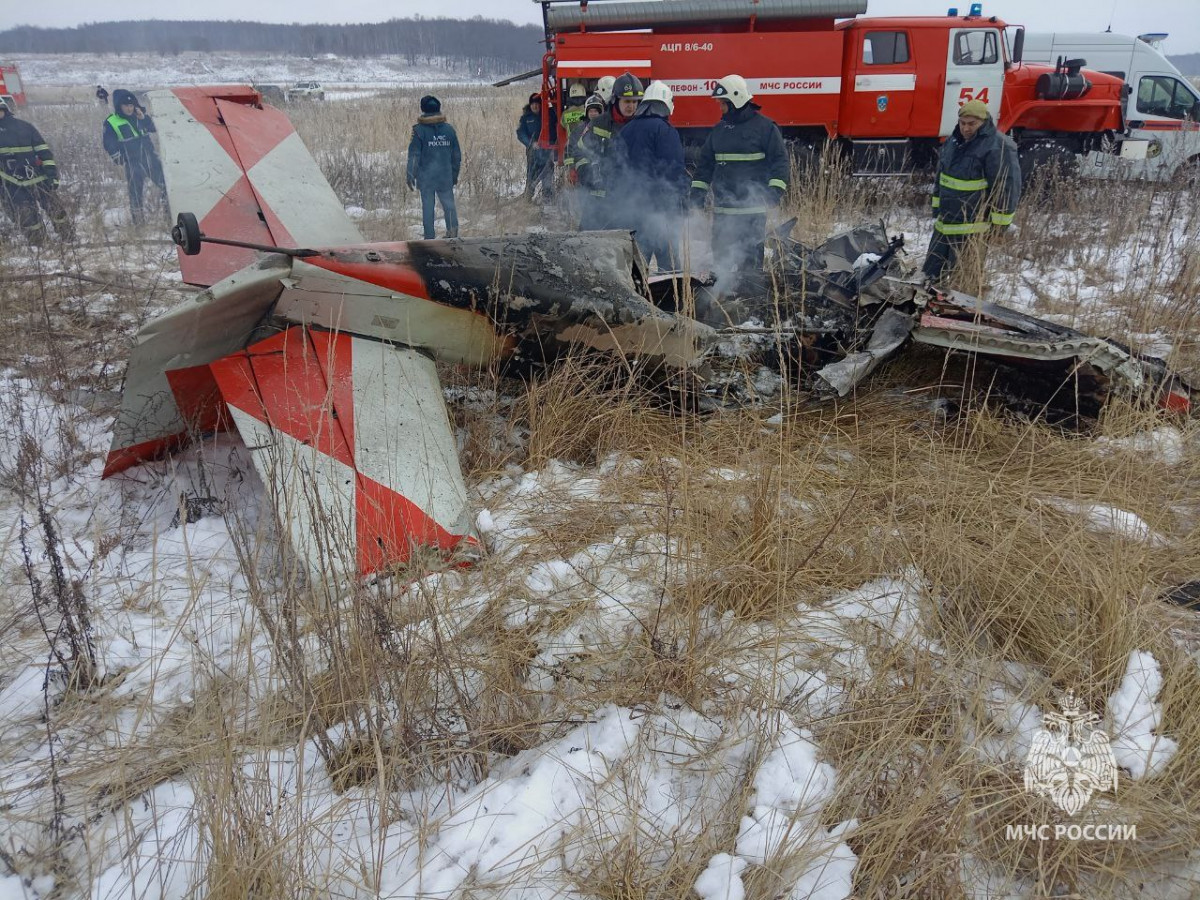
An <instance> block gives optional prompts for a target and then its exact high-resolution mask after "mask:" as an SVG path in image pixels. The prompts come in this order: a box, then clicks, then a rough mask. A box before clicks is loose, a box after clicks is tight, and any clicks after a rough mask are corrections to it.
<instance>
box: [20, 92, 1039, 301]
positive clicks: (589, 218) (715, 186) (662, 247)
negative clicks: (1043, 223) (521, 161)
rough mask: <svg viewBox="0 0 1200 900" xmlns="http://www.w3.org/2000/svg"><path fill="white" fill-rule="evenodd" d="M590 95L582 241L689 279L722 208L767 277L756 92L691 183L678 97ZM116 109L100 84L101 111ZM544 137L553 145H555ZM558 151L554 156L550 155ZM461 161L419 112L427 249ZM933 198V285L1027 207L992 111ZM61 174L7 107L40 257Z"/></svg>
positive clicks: (124, 143) (451, 133) (146, 166)
mask: <svg viewBox="0 0 1200 900" xmlns="http://www.w3.org/2000/svg"><path fill="white" fill-rule="evenodd" d="M585 93H586V91H585V89H584V88H583V86H582V85H581V84H579V83H576V84H573V85H572V86H571V88H570V90H569V92H568V96H567V103H566V106H565V108H564V110H563V112H562V117H561V118H562V124H563V126H564V128H565V129H566V130H567V142H566V147H565V148H564V153H563V165H564V168H565V170H566V172H567V176H568V177H567V181H568V183H569V184H571V185H572V187H573V190H572V192H571V194H572V200H573V208H574V211H575V213H576V215H577V218H578V227H579V228H580V230H582V231H592V230H602V229H622V230H629V231H632V232H634V237H635V240H636V241H637V244H638V247H639V248H640V250H641V252H642V255H643V256H644V257H645V258H646V260H647V262H651V261H655V262H657V264H658V266H659V268H660V269H672V270H673V269H678V268H680V267H682V266H683V265H684V264H685V263H686V262H687V261H686V260H684V259H683V258H682V253H683V248H681V246H680V243H679V237H680V235H681V234H682V233H683V231H684V228H683V222H684V219H685V216H686V213H687V210H688V208H692V209H701V208H704V207H705V206H706V205H707V203H708V198H709V196H710V195H711V198H712V230H711V235H712V240H711V246H712V253H713V263H714V269H715V270H716V271H718V272H736V271H743V270H746V269H747V268H753V267H761V264H762V253H763V243H764V240H765V237H766V225H767V215H768V212H769V210H770V209H771V208H772V207H777V206H779V204H780V203H781V202H782V200H783V198H784V196H785V194H786V192H787V190H788V186H789V174H790V165H789V158H788V153H787V149H786V147H785V145H784V140H783V136H782V133H781V132H780V130H779V127H778V126H777V125H776V124H775V123H774V122H773V121H771V119H769V118H767V117H766V116H764V115H763V114H762V112H761V111H760V109H761V107H760V106H759V105H758V104H757V103H755V102H754V95H753V94H752V93H751V91H750V87H749V85H748V83H747V82H746V79H745V78H743V77H741V76H740V75H726V76H725V77H724V78H721V79H719V80H718V81H716V82H715V83H714V88H713V91H712V97H713V99H714V100H715V101H716V102H717V103H718V104H719V105H720V109H721V116H720V119H719V121H718V122H717V124H716V125H714V126H713V127H712V128H711V129H710V130H709V132H708V136H707V138H706V139H705V141H704V144H703V146H702V147H701V148H700V150H699V153H698V155H697V156H696V159H695V164H694V168H693V171H692V173H691V174H690V175H689V174H688V169H687V165H686V161H685V155H684V147H683V141H682V139H681V138H680V135H679V132H678V131H677V130H676V128H675V127H674V126H673V125H672V124H671V115H672V113H673V112H674V106H675V104H674V98H673V96H672V93H671V90H670V88H669V87H668V86H667V85H666V84H664V83H663V82H661V81H651V82H650V84H649V85H646V86H643V85H642V82H641V81H640V80H639V79H638V78H637V77H636V76H635V75H633V74H632V73H630V72H625V73H624V74H622V75H620V76H616V77H614V76H605V77H604V78H601V79H599V81H598V82H597V84H596V90H595V93H593V94H591V95H589V96H584V94H585ZM102 95H103V98H105V99H106V98H107V97H108V93H107V92H106V91H105V90H104V88H103V87H101V86H100V85H97V87H96V96H97V98H101V97H102ZM112 100H113V113H112V114H111V115H109V116H108V117H107V118H106V119H105V121H104V125H103V144H104V150H105V152H107V153H108V155H109V156H110V157H111V159H112V160H113V162H114V163H115V164H117V165H120V166H121V167H122V168H123V170H124V173H125V180H126V184H127V187H128V190H129V205H130V211H131V214H132V217H133V221H134V222H135V223H140V222H142V221H144V218H145V212H144V201H145V184H146V182H147V181H150V182H152V183H153V184H155V185H156V186H157V187H158V188H159V192H160V199H165V192H166V185H165V181H164V178H163V169H162V163H161V162H160V161H159V158H158V153H157V152H156V150H155V148H154V143H153V141H152V139H151V137H150V135H151V134H153V133H154V130H155V128H154V122H153V120H152V119H151V118H150V116H149V115H147V114H146V111H145V109H144V108H143V107H142V106H141V104H139V103H138V101H137V98H136V96H134V94H133V93H132V92H131V91H128V90H123V89H118V90H115V91H113V94H112ZM541 101H542V98H541V95H540V94H532V95H531V96H530V97H529V102H528V103H527V104H526V105H525V108H524V110H522V114H521V118H520V121H519V123H518V125H517V138H518V139H519V140H520V141H521V143H522V144H523V145H524V146H525V148H526V184H525V196H526V198H529V199H532V198H533V197H534V196H535V195H536V194H538V193H540V194H541V196H542V197H543V198H549V197H552V196H554V192H555V173H554V151H553V150H552V149H550V147H553V146H554V144H555V143H556V141H557V132H558V117H557V115H556V114H555V111H554V110H552V109H551V110H549V111H548V120H547V118H545V117H544V116H543V110H542V108H541V106H542V102H541ZM543 131H545V133H546V135H547V136H548V137H547V138H546V139H545V140H543ZM544 144H549V145H550V147H547V146H544ZM461 168H462V149H461V147H460V145H459V142H458V135H457V134H456V132H455V130H454V127H453V126H452V125H451V124H450V123H449V122H447V121H446V116H445V115H444V114H443V112H442V104H441V102H440V101H439V100H438V98H437V97H435V96H432V95H426V96H424V97H422V98H421V101H420V116H419V117H418V119H417V123H416V124H415V125H414V126H413V129H412V137H411V140H410V141H409V146H408V163H407V169H406V181H407V184H408V187H409V188H410V189H417V190H419V191H420V194H421V207H422V225H423V232H424V236H425V238H426V239H432V238H433V237H435V234H436V232H435V227H434V226H435V213H436V204H437V203H440V204H441V206H442V212H443V218H444V220H445V224H446V231H445V236H446V237H451V238H453V237H457V236H458V229H459V224H458V209H457V204H456V203H455V199H454V188H455V186H456V185H457V184H458V178H459V173H460V170H461ZM935 177H936V181H935V184H934V190H933V198H932V199H933V210H934V216H935V221H934V231H933V237H932V239H931V240H930V244H929V250H928V252H927V254H926V258H925V264H924V269H923V271H924V275H925V277H926V278H927V279H928V280H929V281H930V282H942V281H944V280H945V279H946V278H947V277H948V276H949V274H950V273H952V272H953V271H954V269H955V267H956V266H957V265H959V264H960V262H961V261H962V260H963V259H964V257H965V256H967V255H968V254H970V255H971V257H972V259H973V260H975V261H976V262H979V263H981V260H980V259H979V256H978V254H979V253H982V252H984V250H985V249H986V245H985V244H984V243H983V242H982V241H980V240H978V238H979V236H981V235H984V234H987V233H989V232H991V231H993V230H995V229H1000V230H1003V229H1006V228H1007V227H1008V226H1009V225H1011V224H1012V221H1013V215H1014V213H1015V212H1016V208H1017V204H1018V202H1019V201H1020V197H1021V189H1022V185H1021V169H1020V165H1019V164H1018V161H1017V150H1016V145H1015V144H1014V143H1013V141H1012V140H1011V139H1010V138H1009V137H1008V136H1006V135H1004V134H1002V133H1001V132H1000V131H999V130H998V129H997V128H996V125H995V122H994V121H993V120H992V118H991V116H990V115H989V113H988V109H987V106H986V105H985V104H984V103H982V102H980V101H978V100H971V101H968V102H967V103H964V104H963V105H962V107H961V108H960V109H959V114H958V125H957V127H956V128H955V129H954V132H953V134H951V136H950V137H949V138H948V139H947V140H946V142H945V143H944V144H943V146H942V150H941V155H940V158H939V161H938V167H937V173H936V176H935ZM59 183H60V179H59V173H58V164H57V162H56V160H55V158H54V154H53V153H52V152H51V150H50V146H49V144H48V143H47V142H46V141H45V140H44V139H43V138H42V135H41V134H40V133H39V132H38V130H37V128H35V127H34V126H33V125H32V124H31V123H29V122H26V121H24V120H21V119H18V118H17V117H16V116H15V115H13V113H12V112H11V111H10V110H9V109H8V108H7V107H6V106H5V105H4V104H0V188H2V199H3V205H4V208H5V210H6V212H7V213H8V215H9V217H10V218H11V219H12V220H13V221H14V222H15V223H16V224H17V226H18V227H19V228H20V229H21V231H22V232H23V233H24V235H25V237H26V239H27V240H28V241H29V242H30V243H31V244H41V243H42V242H43V241H44V240H45V224H44V223H43V220H42V219H43V214H45V216H46V218H48V219H49V221H50V223H51V224H52V225H53V226H54V229H55V231H56V232H57V234H58V235H59V237H61V238H62V239H64V240H71V239H73V237H74V224H73V222H72V219H71V216H70V214H69V213H68V211H67V209H66V207H65V205H64V204H63V202H62V200H61V198H60V196H59V194H58V187H59Z"/></svg>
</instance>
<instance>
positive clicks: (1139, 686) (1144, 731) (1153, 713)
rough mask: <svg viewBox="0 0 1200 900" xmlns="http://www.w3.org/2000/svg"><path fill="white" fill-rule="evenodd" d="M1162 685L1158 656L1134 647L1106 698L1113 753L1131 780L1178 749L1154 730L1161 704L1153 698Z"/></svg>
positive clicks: (1159, 766)
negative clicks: (1113, 689)
mask: <svg viewBox="0 0 1200 900" xmlns="http://www.w3.org/2000/svg"><path fill="white" fill-rule="evenodd" d="M1162 685H1163V678H1162V670H1161V669H1160V668H1159V665H1158V660H1156V659H1155V658H1154V656H1153V654H1150V653H1147V652H1146V651H1144V650H1135V651H1134V652H1132V653H1130V654H1129V662H1128V663H1127V664H1126V666H1125V676H1124V678H1122V679H1121V684H1120V686H1119V687H1118V688H1117V690H1116V692H1115V693H1114V694H1113V695H1112V696H1111V697H1109V699H1108V714H1109V717H1110V719H1111V720H1112V749H1113V754H1114V755H1115V756H1116V758H1117V765H1118V766H1121V767H1122V768H1124V769H1128V770H1129V773H1130V777H1131V778H1133V779H1134V780H1135V781H1137V780H1139V779H1141V778H1144V777H1145V776H1147V775H1154V774H1156V773H1157V772H1160V771H1162V769H1163V767H1164V766H1166V764H1167V763H1168V762H1169V761H1170V760H1171V757H1172V756H1174V755H1175V751H1176V750H1178V749H1179V745H1178V744H1177V743H1176V742H1175V741H1174V740H1172V739H1171V738H1169V737H1167V736H1166V735H1162V734H1156V733H1155V732H1156V731H1158V729H1159V727H1160V726H1161V725H1162V704H1161V703H1158V702H1156V700H1157V698H1158V694H1159V692H1160V691H1161V690H1162Z"/></svg>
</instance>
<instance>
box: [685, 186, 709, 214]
mask: <svg viewBox="0 0 1200 900" xmlns="http://www.w3.org/2000/svg"><path fill="white" fill-rule="evenodd" d="M707 199H708V191H707V190H705V189H704V188H698V187H694V188H692V189H691V192H690V193H689V194H688V206H690V207H691V208H692V209H704V202H705V201H706V200H707Z"/></svg>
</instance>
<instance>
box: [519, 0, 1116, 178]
mask: <svg viewBox="0 0 1200 900" xmlns="http://www.w3.org/2000/svg"><path fill="white" fill-rule="evenodd" d="M713 6H714V5H713V4H712V3H708V2H703V0H659V2H656V3H645V2H615V3H593V4H590V5H588V4H576V3H572V4H569V5H567V4H556V3H555V0H543V10H544V11H545V19H546V40H547V47H548V51H547V53H546V56H545V58H544V60H543V92H544V93H545V95H546V100H545V102H546V103H547V104H550V105H553V106H555V107H558V106H559V98H563V97H566V96H568V90H569V88H570V86H571V84H573V83H575V82H582V83H583V84H584V85H585V87H586V88H587V90H588V92H589V93H590V92H591V90H592V89H594V87H595V84H596V81H597V79H598V78H599V77H600V76H602V75H618V74H620V73H621V72H624V71H628V72H632V73H633V74H634V75H637V76H638V77H639V78H641V79H642V80H643V82H648V81H650V80H651V79H658V80H660V81H663V82H665V83H666V84H667V85H668V86H669V87H670V88H671V91H672V92H673V93H674V96H675V111H674V113H673V114H672V116H671V122H672V124H674V125H675V127H676V128H678V129H679V130H680V133H681V135H682V136H683V139H684V142H685V144H688V145H692V146H698V145H699V144H700V143H702V142H703V140H704V137H705V136H706V135H707V133H708V130H709V129H710V128H711V127H712V126H713V125H714V124H715V123H716V121H717V119H718V117H719V108H718V106H717V104H716V103H715V102H714V101H713V100H712V99H711V96H710V95H711V92H712V88H713V86H714V83H715V81H716V79H718V78H720V77H722V76H724V75H726V74H729V73H731V72H736V73H737V74H740V75H742V76H743V77H745V78H746V80H747V82H748V83H749V86H750V89H751V91H752V92H753V93H754V99H755V102H756V103H758V104H759V105H760V106H761V107H762V111H763V114H764V115H766V116H768V117H770V118H771V119H773V120H774V121H775V122H776V123H777V124H778V125H779V127H780V129H781V130H782V132H783V135H784V137H785V139H787V140H788V141H789V143H790V145H791V147H792V149H793V152H794V154H795V155H796V156H797V157H798V158H800V159H802V160H803V159H804V158H806V157H809V156H811V155H812V154H815V153H817V152H819V151H821V150H822V149H823V148H824V146H825V145H826V144H828V143H835V144H836V145H837V146H838V147H839V148H840V149H842V150H844V151H846V152H847V153H848V154H849V156H850V159H851V161H852V165H853V171H854V172H855V174H862V175H871V174H890V173H896V172H903V171H910V170H913V169H921V168H926V167H928V166H930V165H932V164H933V163H934V162H935V161H936V158H937V153H938V148H939V147H940V144H941V142H942V141H943V140H944V139H945V138H946V137H947V136H948V135H949V134H950V133H951V132H952V131H953V129H954V127H955V124H956V122H957V119H958V108H959V107H960V106H961V105H962V104H963V103H965V102H966V101H967V100H971V99H978V100H981V101H983V102H984V103H985V104H987V106H988V109H989V110H990V111H991V112H992V115H993V116H994V118H995V119H996V121H997V124H998V126H999V127H1000V129H1001V130H1002V131H1005V132H1008V133H1010V134H1011V135H1012V136H1013V138H1014V139H1015V140H1016V141H1017V142H1018V146H1019V147H1020V148H1021V150H1022V167H1023V168H1025V167H1026V165H1027V164H1028V165H1029V166H1030V167H1032V166H1033V165H1035V164H1037V163H1040V162H1047V161H1051V160H1056V161H1059V162H1066V161H1068V160H1073V159H1075V155H1076V154H1082V153H1086V152H1088V151H1089V150H1093V149H1097V148H1099V147H1100V146H1102V144H1103V142H1104V141H1105V140H1106V139H1108V140H1111V138H1112V136H1113V135H1114V134H1115V133H1116V132H1118V131H1119V130H1120V129H1121V127H1122V120H1121V95H1120V89H1121V83H1120V81H1119V80H1118V79H1116V78H1113V77H1111V76H1107V75H1103V74H1100V73H1095V72H1090V71H1084V70H1083V69H1082V67H1081V65H1080V64H1079V63H1078V61H1075V62H1074V64H1072V65H1070V66H1063V67H1058V68H1057V69H1056V68H1053V67H1050V66H1027V65H1022V64H1021V61H1020V54H1021V48H1022V43H1023V38H1024V32H1023V29H1017V30H1016V31H1015V33H1014V35H1013V37H1014V40H1013V42H1012V43H1011V44H1010V41H1009V30H1010V29H1009V27H1008V26H1007V24H1006V23H1005V22H1003V21H1001V20H1000V19H998V18H997V17H995V16H990V17H986V18H985V17H984V16H983V15H982V10H981V8H980V4H978V3H976V4H974V5H973V6H972V8H971V9H970V11H969V12H968V14H967V15H961V16H960V15H958V13H957V10H953V9H952V10H950V14H949V15H946V16H913V17H903V18H899V17H897V18H868V17H861V18H860V17H859V14H860V13H862V12H865V11H866V2H865V0H845V2H838V0H760V2H758V3H755V4H746V3H729V4H727V6H726V7H724V8H722V9H721V10H720V11H714V9H713ZM835 17H836V18H846V19H847V20H846V21H842V22H840V23H839V22H837V21H836V18H835ZM633 29H641V30H633ZM548 138H549V135H548V134H544V135H543V139H544V141H545V143H544V145H545V146H549V142H548ZM564 144H565V141H563V140H562V136H561V135H560V138H559V140H558V143H557V146H558V147H562V146H563V145H564Z"/></svg>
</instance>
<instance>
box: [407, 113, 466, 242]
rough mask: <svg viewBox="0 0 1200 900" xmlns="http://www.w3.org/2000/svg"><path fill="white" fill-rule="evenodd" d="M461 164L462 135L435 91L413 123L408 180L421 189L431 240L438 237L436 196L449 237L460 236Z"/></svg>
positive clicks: (423, 210) (422, 217)
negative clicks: (457, 198) (458, 191)
mask: <svg viewBox="0 0 1200 900" xmlns="http://www.w3.org/2000/svg"><path fill="white" fill-rule="evenodd" d="M461 166H462V150H461V149H459V146H458V135H457V134H455V132H454V126H453V125H451V124H450V123H449V122H447V121H446V117H445V116H444V115H442V104H441V101H440V100H438V98H437V97H434V96H432V95H426V96H424V97H422V98H421V115H420V116H419V117H418V118H417V124H416V125H414V126H413V130H412V140H411V141H409V142H408V168H407V174H406V181H407V183H408V186H409V188H410V189H411V188H414V187H415V188H418V189H419V190H420V191H421V221H422V224H423V225H424V227H425V240H427V241H428V240H432V239H433V237H434V227H433V226H434V213H435V212H436V209H435V207H434V201H435V199H436V200H437V201H440V202H441V204H442V217H443V218H444V219H445V220H446V237H448V238H456V237H458V207H457V206H455V204H454V186H455V185H456V184H458V172H459V169H460V168H461Z"/></svg>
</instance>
